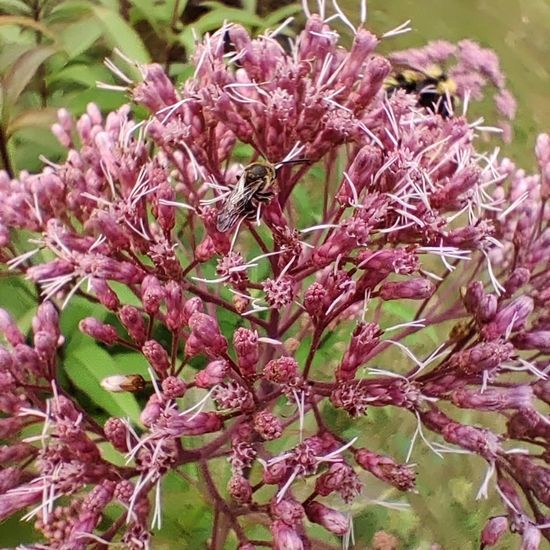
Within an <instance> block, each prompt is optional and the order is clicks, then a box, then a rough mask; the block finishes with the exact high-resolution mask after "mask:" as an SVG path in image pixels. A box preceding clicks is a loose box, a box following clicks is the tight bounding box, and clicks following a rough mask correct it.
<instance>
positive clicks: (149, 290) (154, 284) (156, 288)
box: [141, 275, 165, 315]
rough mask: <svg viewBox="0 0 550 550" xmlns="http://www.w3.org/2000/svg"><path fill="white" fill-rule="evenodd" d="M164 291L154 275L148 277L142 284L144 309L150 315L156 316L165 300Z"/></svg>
mask: <svg viewBox="0 0 550 550" xmlns="http://www.w3.org/2000/svg"><path fill="white" fill-rule="evenodd" d="M164 294H165V292H164V289H163V288H162V285H161V284H160V281H159V280H158V279H157V278H156V277H155V276H154V275H147V276H146V277H145V278H144V279H143V281H142V283H141V301H142V303H143V309H144V310H145V311H146V312H147V313H148V314H149V315H156V314H157V313H158V311H159V309H160V305H161V303H162V300H163V298H164Z"/></svg>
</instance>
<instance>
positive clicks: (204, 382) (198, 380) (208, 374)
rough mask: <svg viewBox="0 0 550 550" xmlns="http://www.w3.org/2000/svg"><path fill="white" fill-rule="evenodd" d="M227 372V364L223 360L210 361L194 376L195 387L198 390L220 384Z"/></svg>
mask: <svg viewBox="0 0 550 550" xmlns="http://www.w3.org/2000/svg"><path fill="white" fill-rule="evenodd" d="M228 370H229V364H228V363H227V361H226V360H225V359H219V360H217V361H212V362H211V363H208V365H206V368H204V369H203V370H201V371H200V372H198V373H197V374H196V375H195V385H196V386H197V387H198V388H205V389H208V388H211V387H213V386H215V385H216V384H221V383H222V382H223V380H224V378H225V376H226V374H227V371H228Z"/></svg>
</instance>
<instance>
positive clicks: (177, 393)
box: [162, 376, 187, 399]
mask: <svg viewBox="0 0 550 550" xmlns="http://www.w3.org/2000/svg"><path fill="white" fill-rule="evenodd" d="M186 391H187V384H186V383H185V382H184V381H183V380H182V379H181V378H178V377H177V376H168V377H167V378H165V379H164V380H163V381H162V392H163V393H164V395H165V396H166V397H168V399H177V398H179V397H183V396H184V394H185V392H186Z"/></svg>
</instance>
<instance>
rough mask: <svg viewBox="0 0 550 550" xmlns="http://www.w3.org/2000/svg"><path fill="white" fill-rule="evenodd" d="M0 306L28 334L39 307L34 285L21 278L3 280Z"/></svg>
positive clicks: (0, 286)
mask: <svg viewBox="0 0 550 550" xmlns="http://www.w3.org/2000/svg"><path fill="white" fill-rule="evenodd" d="M0 304H2V307H3V308H4V309H5V310H6V311H8V312H9V313H10V315H11V316H12V317H13V319H14V320H16V321H17V326H18V327H19V328H20V329H21V330H22V331H23V333H27V332H28V331H29V329H30V327H31V320H32V317H33V315H34V313H35V311H36V305H37V303H36V297H35V292H34V289H33V285H32V284H31V283H30V282H29V281H26V280H24V279H22V278H20V277H15V276H14V277H10V278H7V279H3V280H2V284H0Z"/></svg>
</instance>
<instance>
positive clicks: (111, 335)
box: [78, 317, 118, 346]
mask: <svg viewBox="0 0 550 550" xmlns="http://www.w3.org/2000/svg"><path fill="white" fill-rule="evenodd" d="M78 328H80V330H81V331H82V332H83V333H84V334H87V335H88V336H91V337H92V338H95V339H96V340H99V341H100V342H103V343H104V344H107V345H109V346H112V345H113V344H114V343H115V342H116V341H117V340H118V334H117V332H116V330H115V327H113V326H112V325H107V324H105V323H102V322H101V321H98V320H97V319H95V318H94V317H86V319H82V321H80V323H79V324H78Z"/></svg>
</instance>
